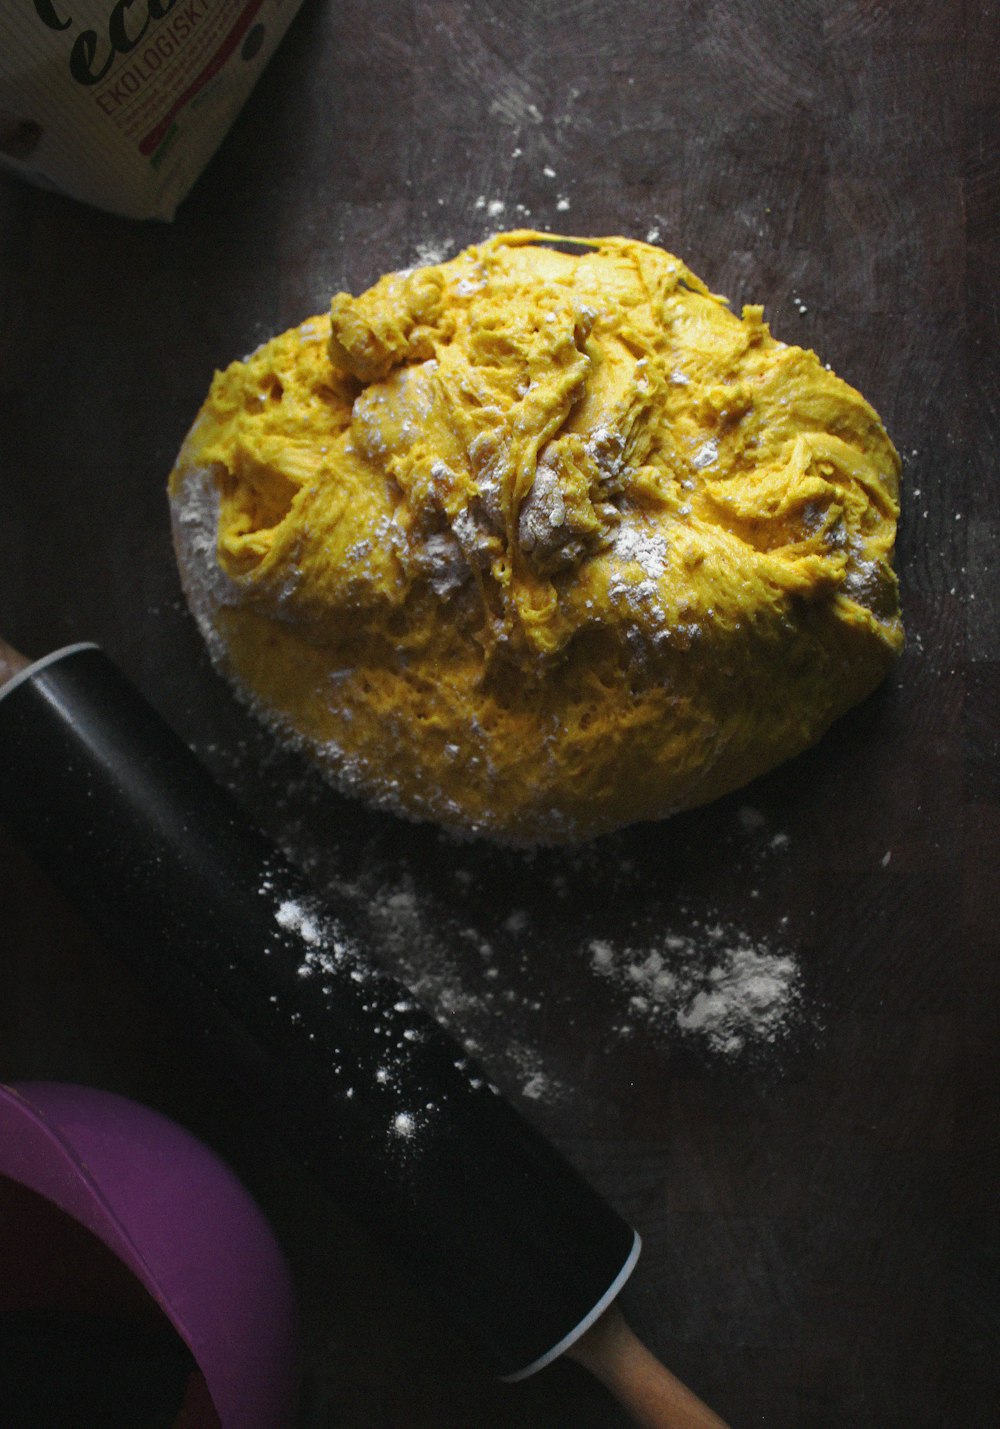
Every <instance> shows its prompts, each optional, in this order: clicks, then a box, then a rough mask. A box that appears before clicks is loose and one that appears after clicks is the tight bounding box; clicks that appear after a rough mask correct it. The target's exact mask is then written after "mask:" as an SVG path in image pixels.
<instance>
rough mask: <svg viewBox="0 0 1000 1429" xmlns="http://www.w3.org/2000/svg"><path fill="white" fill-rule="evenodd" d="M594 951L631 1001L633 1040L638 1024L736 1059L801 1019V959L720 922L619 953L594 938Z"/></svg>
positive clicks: (624, 1029) (628, 1028) (628, 1026)
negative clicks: (697, 1043) (648, 945)
mask: <svg viewBox="0 0 1000 1429" xmlns="http://www.w3.org/2000/svg"><path fill="white" fill-rule="evenodd" d="M589 953H590V962H591V966H592V967H593V968H594V970H595V971H596V972H597V973H598V974H599V975H600V976H601V977H605V978H608V979H609V980H610V981H611V982H613V983H614V984H615V985H616V986H617V987H619V988H620V989H622V990H623V991H624V992H625V993H626V994H627V995H628V1020H627V1021H626V1022H625V1023H623V1024H622V1025H621V1026H620V1027H619V1034H620V1035H623V1036H631V1035H632V1034H633V1033H634V1032H635V1030H636V1024H637V1023H638V1024H639V1025H641V1026H642V1027H643V1028H644V1029H647V1030H650V1031H652V1032H654V1033H658V1034H661V1035H662V1034H671V1035H673V1036H676V1035H678V1034H679V1035H680V1037H681V1038H683V1039H684V1040H687V1041H691V1040H696V1041H698V1042H700V1043H701V1044H702V1046H703V1047H704V1048H705V1050H707V1051H709V1052H711V1053H713V1054H716V1055H721V1056H724V1057H733V1056H738V1055H739V1054H740V1053H742V1052H744V1051H746V1050H748V1049H750V1048H751V1047H757V1048H760V1047H762V1046H764V1045H766V1044H769V1043H776V1042H778V1041H780V1040H781V1039H783V1038H784V1037H786V1036H787V1035H788V1034H789V1032H791V1031H792V1030H793V1028H794V1026H795V1025H796V1023H797V1021H798V1018H799V1013H800V1010H801V1003H802V991H801V976H800V973H799V968H798V964H797V963H796V961H795V959H794V958H793V957H792V956H791V955H790V954H789V953H787V952H784V951H781V952H779V951H775V950H773V949H771V948H769V947H767V946H764V945H761V944H754V943H752V942H751V941H750V940H749V939H748V938H747V937H746V936H745V935H744V934H741V933H735V932H732V931H730V930H727V929H725V928H723V927H722V926H720V925H718V924H714V925H712V926H710V927H708V928H705V929H703V930H701V931H700V934H699V935H698V936H695V935H692V934H670V933H668V934H665V935H664V936H663V938H662V939H661V940H660V941H659V942H658V943H657V944H656V945H655V946H654V947H652V948H641V949H639V948H634V947H624V948H617V947H614V946H612V944H610V943H608V942H606V941H604V940H602V939H594V940H593V941H592V942H591V943H590V945H589Z"/></svg>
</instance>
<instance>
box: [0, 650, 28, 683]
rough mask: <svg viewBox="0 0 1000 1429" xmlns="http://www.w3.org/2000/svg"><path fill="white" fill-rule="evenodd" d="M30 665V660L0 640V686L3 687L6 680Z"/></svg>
mask: <svg viewBox="0 0 1000 1429" xmlns="http://www.w3.org/2000/svg"><path fill="white" fill-rule="evenodd" d="M30 664H31V661H30V660H26V659H25V657H24V656H23V655H21V654H19V653H18V651H17V650H15V649H13V647H12V646H10V645H8V644H7V642H6V640H0V685H5V684H6V683H7V681H8V680H12V679H13V678H14V676H15V675H16V674H17V672H18V671H19V670H23V669H25V668H26V667H27V666H28V665H30Z"/></svg>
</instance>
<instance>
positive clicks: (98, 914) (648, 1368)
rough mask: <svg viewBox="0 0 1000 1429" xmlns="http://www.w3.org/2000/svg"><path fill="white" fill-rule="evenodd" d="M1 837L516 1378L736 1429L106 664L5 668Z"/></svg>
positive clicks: (388, 993) (604, 1209)
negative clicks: (659, 1349) (637, 1328)
mask: <svg viewBox="0 0 1000 1429" xmlns="http://www.w3.org/2000/svg"><path fill="white" fill-rule="evenodd" d="M5 653H6V659H5ZM5 676H6V682H5V683H2V682H3V681H4V678H5ZM0 819H2V820H3V822H4V823H5V824H6V825H7V826H8V827H9V829H10V830H11V832H12V833H13V835H14V836H15V838H16V839H17V840H18V841H20V842H21V843H22V844H23V846H24V847H25V849H26V850H27V851H28V852H29V853H30V854H31V855H32V856H33V857H34V859H35V860H36V862H37V863H38V864H39V865H40V867H41V868H42V869H43V870H44V871H45V872H46V874H47V875H48V876H49V877H50V878H51V879H52V881H53V882H54V883H55V884H56V885H57V886H59V887H60V888H61V889H62V890H63V891H64V892H65V893H66V894H67V895H68V896H69V897H70V899H71V900H72V901H74V902H75V903H76V904H77V905H78V906H79V907H80V909H81V910H82V911H83V912H84V913H85V915H86V916H87V917H88V919H89V920H90V921H91V922H92V923H93V924H94V925H95V926H96V927H97V928H98V929H99V930H100V931H101V932H102V933H103V934H104V935H105V936H106V937H107V938H108V940H109V941H110V942H111V943H113V945H114V946H115V947H116V948H118V949H119V950H120V951H121V952H122V953H124V955H125V956H126V957H127V959H128V960H129V961H130V962H131V963H132V965H133V966H135V967H137V968H138V969H139V970H140V972H141V973H142V975H143V976H144V977H145V978H146V979H147V980H148V982H149V983H150V985H151V986H153V987H154V988H155V989H156V992H157V995H158V997H159V998H160V999H161V1000H162V1001H163V1002H165V1003H166V1004H169V1005H170V1006H171V1007H172V1009H173V1011H174V1013H175V1015H177V1016H180V1017H182V1018H183V1019H184V1020H185V1021H186V1022H187V1023H188V1025H193V1026H195V1027H196V1028H197V1029H198V1030H199V1032H200V1033H201V1034H202V1036H203V1039H204V1042H205V1045H206V1050H207V1051H208V1052H209V1053H210V1054H211V1056H212V1058H213V1060H214V1061H215V1062H216V1064H217V1065H220V1066H221V1067H222V1068H223V1069H224V1071H225V1072H226V1074H227V1075H228V1076H230V1078H232V1079H234V1080H235V1081H236V1083H237V1085H238V1086H239V1087H240V1089H241V1091H242V1092H243V1093H244V1094H245V1095H246V1096H247V1098H248V1099H249V1101H248V1104H249V1105H252V1106H253V1107H254V1108H255V1109H256V1110H257V1111H258V1112H259V1114H260V1115H261V1117H262V1118H263V1119H264V1120H265V1121H266V1122H267V1123H268V1124H269V1126H270V1127H271V1128H272V1129H273V1130H274V1131H275V1132H276V1133H277V1134H278V1135H279V1136H280V1138H281V1139H282V1140H283V1141H284V1142H285V1143H286V1144H287V1145H288V1146H289V1147H290V1149H291V1150H292V1151H293V1152H294V1153H295V1154H296V1155H297V1156H298V1158H299V1159H300V1160H301V1161H302V1162H304V1163H305V1164H306V1165H307V1166H308V1167H309V1168H310V1169H311V1170H312V1171H313V1173H314V1174H315V1175H316V1176H317V1178H318V1179H319V1180H320V1181H321V1182H322V1183H323V1184H324V1185H325V1186H326V1188H327V1189H328V1190H329V1191H330V1193H331V1194H332V1195H333V1196H334V1197H335V1199H337V1200H338V1201H339V1202H340V1203H341V1204H342V1205H343V1206H344V1207H345V1209H346V1210H347V1211H348V1212H349V1213H350V1214H351V1215H352V1216H353V1217H354V1218H355V1219H356V1220H357V1221H358V1222H359V1223H360V1224H362V1225H364V1226H366V1227H367V1228H369V1229H370V1230H371V1231H372V1232H373V1233H374V1234H375V1235H376V1236H377V1237H378V1238H379V1239H380V1240H381V1241H382V1243H383V1244H384V1245H385V1246H386V1247H387V1248H388V1249H389V1250H390V1252H391V1253H392V1254H393V1255H394V1257H395V1259H396V1261H397V1262H398V1263H399V1264H400V1265H401V1266H402V1267H403V1268H404V1270H405V1271H406V1272H407V1273H408V1274H409V1276H410V1277H411V1278H412V1279H413V1281H414V1282H415V1283H416V1285H417V1286H418V1287H419V1288H420V1289H421V1290H422V1291H423V1292H425V1293H426V1294H428V1295H429V1296H430V1297H431V1298H433V1299H434V1300H435V1301H436V1302H437V1303H438V1304H439V1305H440V1306H441V1307H442V1309H443V1310H444V1311H445V1313H446V1314H447V1315H448V1316H450V1317H451V1318H452V1320H454V1321H457V1322H458V1324H459V1325H460V1326H461V1327H462V1328H463V1329H464V1331H465V1332H466V1334H467V1335H468V1336H469V1338H470V1339H471V1340H472V1341H473V1342H474V1343H475V1344H476V1345H478V1347H479V1349H480V1350H481V1352H482V1353H483V1354H484V1355H485V1357H486V1358H487V1360H488V1362H489V1363H490V1364H491V1365H492V1366H493V1368H494V1370H495V1371H496V1373H497V1374H498V1375H500V1376H501V1377H502V1378H504V1379H508V1380H516V1379H521V1378H524V1377H525V1376H527V1375H529V1374H532V1373H533V1372H534V1371H536V1370H538V1369H541V1368H542V1367H543V1366H544V1365H546V1364H548V1363H549V1362H550V1361H551V1360H553V1359H555V1358H556V1357H557V1356H559V1355H560V1354H562V1353H564V1352H567V1351H569V1352H570V1353H572V1354H574V1356H575V1357H576V1358H577V1359H578V1360H579V1361H580V1362H581V1363H584V1364H586V1365H587V1367H588V1368H589V1369H591V1370H592V1371H593V1372H594V1373H595V1374H597V1375H598V1377H599V1378H601V1379H602V1380H604V1382H605V1383H606V1384H607V1385H608V1387H609V1388H610V1389H611V1390H612V1392H613V1393H615V1394H616V1395H617V1396H618V1397H619V1398H620V1399H621V1400H622V1401H623V1402H625V1403H626V1404H627V1405H628V1407H630V1408H631V1410H632V1412H633V1414H635V1415H636V1416H637V1417H638V1422H640V1423H644V1424H648V1425H660V1426H666V1425H675V1426H678V1429H679V1426H682V1425H683V1426H692V1429H693V1426H696V1425H704V1426H708V1425H719V1424H720V1423H721V1421H720V1420H718V1419H717V1418H716V1417H715V1416H714V1415H713V1414H712V1413H711V1411H709V1410H707V1409H705V1407H704V1406H703V1405H701V1403H700V1401H698V1400H696V1399H695V1398H694V1396H693V1395H690V1393H689V1392H688V1391H687V1390H685V1389H684V1387H683V1386H681V1385H680V1384H679V1382H678V1381H676V1380H674V1379H673V1377H672V1376H670V1375H669V1374H668V1373H667V1371H666V1370H663V1369H662V1367H661V1366H659V1365H658V1363H657V1362H656V1361H655V1360H653V1359H652V1356H650V1355H649V1354H648V1352H647V1351H645V1350H643V1349H642V1347H641V1346H640V1345H639V1344H638V1341H636V1340H635V1339H634V1337H633V1336H632V1335H631V1331H629V1330H628V1328H627V1326H625V1324H624V1321H622V1320H621V1318H620V1316H618V1315H617V1312H616V1311H610V1312H609V1307H610V1306H611V1305H612V1302H613V1301H614V1300H615V1297H616V1296H617V1294H618V1292H619V1290H620V1289H621V1287H622V1285H623V1284H624V1282H625V1280H626V1279H627V1277H628V1275H629V1274H630V1272H631V1270H632V1268H633V1266H634V1264H635V1261H636V1258H637V1256H638V1252H639V1238H638V1236H637V1235H636V1233H635V1232H634V1231H633V1230H632V1229H631V1228H630V1227H629V1226H627V1225H626V1224H625V1222H624V1221H623V1220H622V1219H621V1218H620V1217H619V1216H618V1215H617V1214H616V1213H615V1212H614V1211H613V1210H612V1209H611V1208H610V1206H608V1205H607V1203H606V1202H605V1201H604V1200H603V1199H602V1198H601V1197H600V1196H598V1195H597V1193H596V1192H595V1191H594V1190H593V1189H592V1188H591V1187H590V1186H589V1185H588V1184H587V1183H586V1181H585V1180H584V1179H583V1178H582V1177H581V1176H580V1175H579V1174H578V1173H577V1172H576V1171H575V1170H574V1169H573V1168H572V1167H571V1166H570V1165H569V1164H568V1163H567V1162H566V1161H565V1160H564V1159H563V1158H562V1157H561V1156H560V1155H559V1153H558V1152H557V1151H556V1150H555V1149H554V1148H553V1147H552V1146H551V1145H550V1144H549V1143H548V1142H547V1141H546V1140H545V1139H544V1138H543V1137H542V1136H540V1135H539V1134H538V1133H537V1132H536V1131H535V1130H534V1129H533V1128H532V1127H531V1126H530V1124H529V1123H528V1122H526V1121H525V1120H524V1119H523V1118H522V1117H521V1116H520V1115H519V1114H518V1113H517V1112H516V1111H515V1110H514V1108H513V1107H512V1106H511V1105H510V1104H509V1103H508V1102H506V1101H505V1100H504V1099H503V1098H502V1097H501V1096H500V1094H499V1093H498V1092H497V1090H496V1088H495V1087H494V1086H493V1085H492V1083H491V1082H490V1080H489V1077H488V1076H487V1074H486V1073H485V1072H483V1071H482V1070H481V1069H480V1068H478V1067H477V1066H476V1065H475V1064H474V1063H472V1062H471V1061H470V1060H469V1059H468V1057H467V1056H466V1055H465V1053H464V1051H463V1049H462V1048H461V1047H460V1046H459V1045H458V1044H457V1043H456V1042H455V1041H453V1039H452V1038H451V1037H450V1036H448V1034H446V1033H445V1032H444V1030H443V1029H442V1028H440V1027H439V1026H438V1025H437V1023H435V1022H434V1021H433V1020H432V1019H431V1018H430V1017H429V1016H428V1015H427V1014H426V1013H425V1012H424V1011H422V1009H421V1008H420V1007H419V1006H418V1005H417V1004H416V1003H415V1002H414V1001H413V999H412V998H411V997H410V995H409V994H408V993H407V991H406V990H405V988H403V987H402V986H401V985H400V984H399V983H398V982H395V981H394V980H393V979H391V978H390V977H388V976H387V975H386V974H385V973H384V972H382V971H380V970H379V969H377V968H376V967H375V966H373V965H372V963H371V962H370V961H369V960H368V958H367V957H366V955H365V953H364V951H363V949H362V948H361V946H360V942H359V939H358V937H357V936H356V934H355V933H354V931H353V930H352V928H351V926H350V917H349V916H348V915H347V914H345V913H342V912H338V913H336V914H334V913H333V911H332V910H330V909H329V908H327V907H324V906H323V905H322V904H321V903H320V901H319V900H318V898H317V895H316V893H315V891H314V890H312V889H311V888H310V887H309V885H308V884H307V883H306V881H305V880H304V878H303V876H302V875H301V874H300V873H299V872H298V871H297V870H296V869H295V868H294V867H293V866H292V865H291V864H290V863H289V862H288V861H287V860H286V859H285V858H284V857H283V856H282V855H281V854H280V853H279V852H278V851H277V850H276V849H275V848H274V846H273V845H272V844H270V843H269V842H268V841H267V840H266V839H265V838H264V837H263V835H262V834H260V833H259V832H258V831H257V830H255V829H254V828H253V827H252V826H251V825H250V824H249V822H248V820H247V818H246V816H245V814H244V813H243V812H242V810H241V809H240V808H239V806H238V805H237V804H236V803H235V801H234V800H232V799H231V798H230V796H229V795H228V794H227V793H226V792H225V791H224V790H223V789H222V788H221V787H220V786H219V785H218V784H217V783H215V781H214V780H213V779H212V778H211V776H210V775H209V774H208V772H207V771H206V770H205V769H204V767H203V766H202V765H201V764H200V763H199V762H198V760H197V759H196V758H195V757H194V755H193V754H192V753H191V752H190V750H189V749H188V748H187V747H186V745H184V744H183V742H182V741H181V740H180V739H179V738H178V737H177V735H176V734H174V732H173V731H172V730H171V729H170V728H169V727H168V726H167V725H166V724H165V723H164V722H163V720H162V719H161V718H160V717H159V715H157V714H156V712H155V711H154V710H153V709H152V707H151V706H150V705H149V704H148V703H147V702H146V701H145V700H144V699H143V697H142V696H141V695H140V694H139V692H138V691H137V690H136V689H135V688H134V687H133V686H132V685H131V684H130V683H129V682H128V681H127V680H126V679H125V677H124V676H123V675H122V674H121V673H120V672H119V671H118V670H117V668H116V667H115V666H114V665H113V664H112V662H111V661H110V660H109V659H108V658H107V656H106V655H105V654H104V653H103V652H102V651H101V650H99V649H98V648H97V647H96V646H95V645H90V644H86V645H74V646H70V647H69V648H67V649H65V650H60V651H57V652H55V653H54V654H52V655H50V656H48V657H46V658H45V659H42V660H40V661H37V662H36V663H34V664H28V663H27V662H26V661H24V660H23V659H21V658H20V657H18V656H17V655H16V654H15V653H14V652H11V651H10V650H9V647H4V648H2V649H0ZM605 1312H609V1313H605ZM660 1375H662V1376H664V1377H665V1378H662V1379H661V1378H659V1376H660ZM623 1377H624V1378H623ZM630 1394H631V1395H632V1399H631V1401H630V1399H629V1395H630ZM692 1414H694V1415H695V1416H696V1417H693V1418H692V1417H691V1415H692ZM685 1416H686V1417H685ZM699 1416H700V1417H699Z"/></svg>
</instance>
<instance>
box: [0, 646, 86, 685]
mask: <svg viewBox="0 0 1000 1429" xmlns="http://www.w3.org/2000/svg"><path fill="white" fill-rule="evenodd" d="M98 649H100V646H98V645H95V643H94V642H93V640H79V641H77V643H76V644H75V645H64V646H63V647H62V649H61V650H53V651H52V653H51V655H43V656H42V658H41V659H40V660H35V661H34V662H33V663H32V664H30V665H25V667H24V669H23V670H18V672H17V674H16V675H12V676H11V677H10V679H9V680H7V682H6V683H5V684H3V685H0V700H2V699H3V697H4V695H9V694H10V692H11V690H14V689H16V688H17V686H18V685H20V684H21V683H22V682H23V681H24V680H28V679H30V678H31V676H32V675H37V674H38V672H39V670H44V669H45V667H46V665H53V664H55V662H56V661H57V660H62V659H63V657H64V656H66V655H75V654H76V652H77V650H98Z"/></svg>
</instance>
